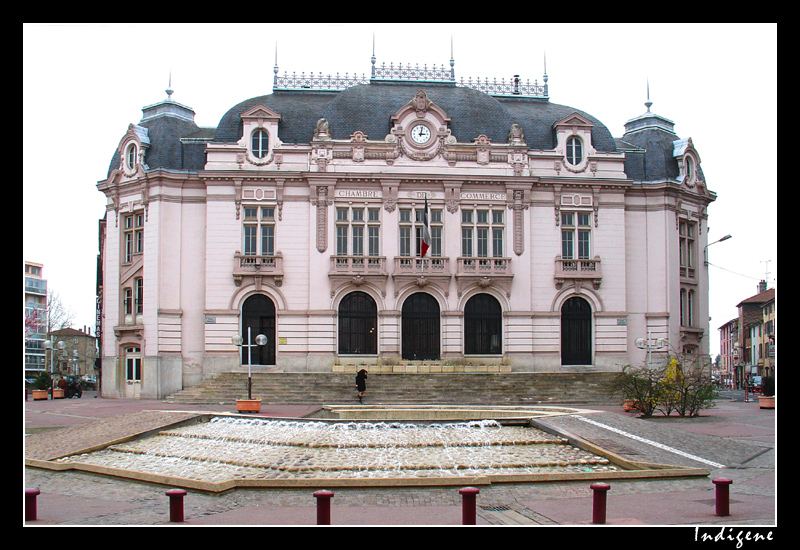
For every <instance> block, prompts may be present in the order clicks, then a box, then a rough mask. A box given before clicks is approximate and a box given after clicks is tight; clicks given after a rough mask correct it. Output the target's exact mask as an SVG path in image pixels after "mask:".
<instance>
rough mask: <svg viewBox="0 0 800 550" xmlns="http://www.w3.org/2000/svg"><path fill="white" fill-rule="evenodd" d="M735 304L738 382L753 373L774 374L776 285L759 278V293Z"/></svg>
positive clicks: (775, 361) (775, 359)
mask: <svg viewBox="0 0 800 550" xmlns="http://www.w3.org/2000/svg"><path fill="white" fill-rule="evenodd" d="M736 307H737V308H738V310H739V316H738V318H736V319H734V320H732V321H731V323H735V325H736V328H735V333H734V334H735V337H736V340H735V342H734V344H733V345H734V346H735V350H736V358H737V360H736V361H735V367H736V374H737V377H736V379H737V381H738V382H739V384H740V385H741V384H742V383H743V382H744V381H746V380H747V379H748V378H752V377H754V376H775V375H776V367H777V357H776V353H775V351H776V345H777V343H776V323H777V319H778V315H777V309H776V302H775V288H767V283H766V282H765V281H761V282H760V283H759V284H758V293H757V294H754V295H753V296H750V297H749V298H745V299H744V300H742V301H741V302H739V303H738V304H737V305H736ZM721 330H722V327H721ZM721 334H722V333H721Z"/></svg>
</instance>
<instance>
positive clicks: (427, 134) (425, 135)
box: [411, 124, 431, 143]
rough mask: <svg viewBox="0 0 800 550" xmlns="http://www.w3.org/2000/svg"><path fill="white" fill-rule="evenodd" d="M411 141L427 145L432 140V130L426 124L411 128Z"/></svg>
mask: <svg viewBox="0 0 800 550" xmlns="http://www.w3.org/2000/svg"><path fill="white" fill-rule="evenodd" d="M411 139H412V140H414V142H415V143H425V142H427V141H428V140H429V139H431V130H430V128H428V127H427V126H425V125H424V124H417V125H416V126H414V127H413V128H411Z"/></svg>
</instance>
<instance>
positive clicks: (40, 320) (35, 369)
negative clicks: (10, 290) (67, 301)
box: [22, 262, 47, 379]
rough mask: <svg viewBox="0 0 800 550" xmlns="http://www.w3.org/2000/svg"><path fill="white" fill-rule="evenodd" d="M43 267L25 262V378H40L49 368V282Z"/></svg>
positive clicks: (23, 290)
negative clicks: (47, 352)
mask: <svg viewBox="0 0 800 550" xmlns="http://www.w3.org/2000/svg"><path fill="white" fill-rule="evenodd" d="M43 267H44V266H43V265H42V264H39V263H35V262H24V266H23V273H22V277H23V288H22V293H23V297H24V300H25V306H24V307H25V310H24V311H23V317H24V323H25V327H24V334H25V354H24V362H25V364H24V365H23V368H24V369H25V378H26V379H30V378H34V377H36V376H38V375H39V374H40V373H41V372H43V371H44V370H45V369H46V368H47V367H46V366H47V361H46V355H47V354H46V349H45V346H44V342H45V340H46V339H47V280H46V279H44V277H43V275H42V269H43Z"/></svg>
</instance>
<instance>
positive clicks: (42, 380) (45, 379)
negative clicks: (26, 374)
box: [33, 372, 53, 390]
mask: <svg viewBox="0 0 800 550" xmlns="http://www.w3.org/2000/svg"><path fill="white" fill-rule="evenodd" d="M52 384H53V379H52V378H51V377H50V373H49V372H41V373H39V376H37V377H36V378H35V379H34V380H33V388H34V389H37V390H49V389H50V388H51V386H52Z"/></svg>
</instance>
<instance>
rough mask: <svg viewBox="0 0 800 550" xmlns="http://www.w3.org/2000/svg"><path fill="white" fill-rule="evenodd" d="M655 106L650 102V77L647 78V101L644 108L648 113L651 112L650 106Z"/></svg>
mask: <svg viewBox="0 0 800 550" xmlns="http://www.w3.org/2000/svg"><path fill="white" fill-rule="evenodd" d="M652 104H653V102H652V101H650V77H647V101H645V102H644V106H645V107H647V112H648V113H649V112H650V106H651V105H652Z"/></svg>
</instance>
